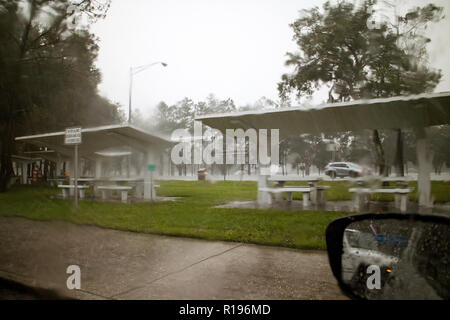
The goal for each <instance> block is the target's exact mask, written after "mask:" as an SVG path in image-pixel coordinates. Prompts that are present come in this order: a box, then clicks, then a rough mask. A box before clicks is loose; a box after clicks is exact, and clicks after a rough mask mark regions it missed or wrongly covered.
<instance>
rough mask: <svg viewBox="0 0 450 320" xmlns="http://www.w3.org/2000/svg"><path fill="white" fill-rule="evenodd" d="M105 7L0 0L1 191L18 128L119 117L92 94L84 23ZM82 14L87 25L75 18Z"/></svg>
mask: <svg viewBox="0 0 450 320" xmlns="http://www.w3.org/2000/svg"><path fill="white" fill-rule="evenodd" d="M108 7H109V1H106V2H103V3H102V2H100V1H93V0H92V1H91V0H82V1H79V2H71V1H67V0H59V1H58V0H0V70H2V72H1V73H0V108H1V112H0V136H1V137H0V138H1V142H0V148H1V149H0V157H1V161H0V192H4V191H6V186H7V184H8V181H9V178H10V176H11V175H12V174H13V170H12V162H11V155H12V154H13V153H14V151H15V147H16V145H15V143H14V137H15V136H17V135H18V134H19V133H24V132H26V133H31V132H30V131H32V132H33V131H39V130H43V129H46V130H48V128H49V127H53V128H54V129H60V128H61V126H66V125H80V124H89V123H94V122H101V123H103V122H105V120H109V121H111V120H116V121H119V120H120V115H119V113H118V112H117V106H116V105H113V104H111V103H109V102H108V101H106V100H105V99H103V98H100V97H99V96H98V94H97V89H96V88H97V84H98V83H99V81H100V73H99V71H98V70H97V69H96V68H95V67H94V64H93V63H94V61H95V58H96V56H97V50H98V46H97V44H96V39H95V38H94V36H93V35H92V34H90V33H89V31H88V29H87V28H88V26H89V21H90V22H92V21H95V19H98V18H101V17H103V16H104V15H105V13H106V11H107V9H108ZM81 16H87V17H88V24H87V25H83V24H81V22H77V21H78V20H77V18H79V17H81ZM88 110H89V111H93V110H95V111H93V114H95V115H96V116H95V117H92V113H91V114H89V112H87V111H88ZM99 115H101V116H99ZM102 116H104V117H105V118H102ZM93 119H95V120H93ZM30 129H31V130H30Z"/></svg>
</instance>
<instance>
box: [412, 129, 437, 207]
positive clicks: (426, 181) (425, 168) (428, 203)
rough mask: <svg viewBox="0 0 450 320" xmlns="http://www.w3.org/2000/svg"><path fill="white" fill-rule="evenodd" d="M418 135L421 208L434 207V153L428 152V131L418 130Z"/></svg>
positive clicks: (418, 178) (418, 183) (418, 184)
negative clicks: (432, 191)
mask: <svg viewBox="0 0 450 320" xmlns="http://www.w3.org/2000/svg"><path fill="white" fill-rule="evenodd" d="M416 135H417V143H416V148H417V162H418V164H419V175H418V177H417V186H418V189H419V190H418V191H419V206H424V207H432V206H433V200H432V198H431V179H430V174H431V170H432V168H433V153H432V152H430V150H428V142H427V134H426V129H422V130H416Z"/></svg>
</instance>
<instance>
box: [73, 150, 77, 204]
mask: <svg viewBox="0 0 450 320" xmlns="http://www.w3.org/2000/svg"><path fill="white" fill-rule="evenodd" d="M73 162H74V170H73V171H74V186H75V190H74V196H75V209H78V144H76V145H75V152H74V160H73Z"/></svg>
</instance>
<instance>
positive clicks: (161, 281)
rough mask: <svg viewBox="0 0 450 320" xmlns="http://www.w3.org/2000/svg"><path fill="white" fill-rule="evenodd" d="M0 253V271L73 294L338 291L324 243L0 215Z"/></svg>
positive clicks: (221, 295)
mask: <svg viewBox="0 0 450 320" xmlns="http://www.w3.org/2000/svg"><path fill="white" fill-rule="evenodd" d="M0 257H1V258H0V278H6V279H10V280H13V281H17V282H19V283H23V284H25V285H28V286H32V287H37V288H42V289H45V290H53V291H54V293H55V294H58V295H60V296H63V297H70V298H78V299H346V298H345V296H344V295H343V294H342V293H341V292H340V290H339V288H338V286H337V282H336V280H335V279H334V277H333V276H332V274H331V270H330V267H329V265H328V258H327V255H326V252H325V251H305V250H296V249H287V248H279V247H269V246H259V245H249V244H242V243H235V242H223V241H207V240H199V239H190V238H181V237H168V236H159V235H152V234H143V233H134V232H125V231H117V230H111V229H103V228H99V227H94V226H85V225H76V224H72V223H68V222H63V221H46V222H43V221H32V220H28V219H24V218H15V217H14V218H13V217H0ZM69 265H78V266H79V267H80V270H81V289H80V290H69V289H67V286H66V281H67V278H68V277H69V276H70V275H69V274H67V273H66V269H67V267H68V266H69ZM1 292H2V291H1V290H0V293H1ZM0 298H1V297H0ZM18 298H20V296H19V297H18Z"/></svg>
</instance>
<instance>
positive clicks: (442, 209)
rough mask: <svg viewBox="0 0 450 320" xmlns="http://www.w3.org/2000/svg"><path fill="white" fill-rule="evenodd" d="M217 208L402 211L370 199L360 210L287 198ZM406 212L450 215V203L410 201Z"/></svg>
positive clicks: (349, 203)
mask: <svg viewBox="0 0 450 320" xmlns="http://www.w3.org/2000/svg"><path fill="white" fill-rule="evenodd" d="M215 208H228V209H230V208H240V209H269V208H272V209H276V210H290V211H303V210H315V211H341V212H349V214H356V213H358V212H361V213H362V212H390V213H400V209H399V208H397V207H395V205H394V202H393V201H391V202H382V201H369V202H367V203H366V204H365V205H364V206H363V207H362V208H361V209H360V210H359V211H357V210H355V208H354V203H353V201H327V202H324V203H322V204H312V203H310V204H309V205H308V206H304V205H303V201H298V200H293V201H291V202H288V201H286V200H273V203H272V204H271V205H259V204H258V203H257V202H256V201H233V202H229V203H226V204H223V205H219V206H216V207H215ZM406 213H421V214H430V213H433V214H443V215H450V204H449V203H445V204H435V205H434V206H433V208H428V207H419V206H418V205H417V202H414V201H409V202H408V206H407V210H406Z"/></svg>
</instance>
